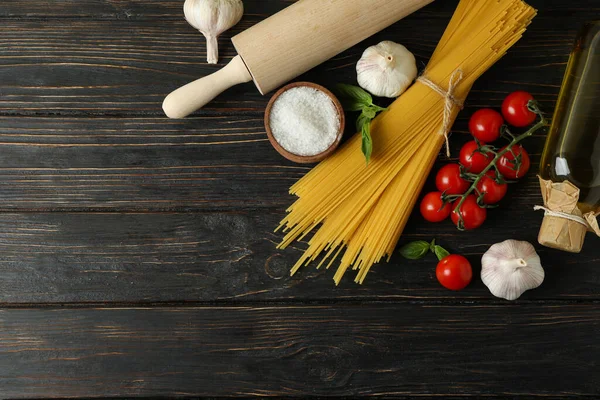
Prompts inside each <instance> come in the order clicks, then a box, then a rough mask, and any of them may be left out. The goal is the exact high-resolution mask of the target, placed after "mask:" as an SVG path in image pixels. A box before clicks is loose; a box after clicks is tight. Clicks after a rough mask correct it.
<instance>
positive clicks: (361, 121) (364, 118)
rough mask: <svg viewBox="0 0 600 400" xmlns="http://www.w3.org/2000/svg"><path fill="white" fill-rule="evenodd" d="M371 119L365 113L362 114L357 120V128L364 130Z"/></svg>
mask: <svg viewBox="0 0 600 400" xmlns="http://www.w3.org/2000/svg"><path fill="white" fill-rule="evenodd" d="M370 123H371V120H370V119H369V118H367V116H366V115H365V114H360V115H359V117H358V119H357V120H356V130H357V131H358V132H362V129H363V125H364V124H370Z"/></svg>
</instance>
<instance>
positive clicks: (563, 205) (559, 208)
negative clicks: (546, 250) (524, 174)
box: [536, 178, 600, 253]
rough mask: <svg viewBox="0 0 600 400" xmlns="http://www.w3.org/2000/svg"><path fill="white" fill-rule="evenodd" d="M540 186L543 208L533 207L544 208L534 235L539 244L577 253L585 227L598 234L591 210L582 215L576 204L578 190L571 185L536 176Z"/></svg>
mask: <svg viewBox="0 0 600 400" xmlns="http://www.w3.org/2000/svg"><path fill="white" fill-rule="evenodd" d="M540 187H541V190H542V197H543V199H544V207H536V208H537V209H543V210H545V211H546V215H545V216H544V220H543V222H542V226H541V228H540V234H539V237H538V241H539V242H540V244H541V245H543V246H546V247H551V248H554V249H558V250H564V251H568V252H571V253H579V252H580V251H581V249H582V248H583V242H584V241H585V235H586V233H587V231H588V230H590V231H593V232H595V233H596V234H597V235H598V236H600V228H599V227H598V221H597V219H596V215H595V213H593V212H589V213H587V214H583V213H582V212H581V210H580V209H579V208H578V207H577V204H578V201H579V193H580V192H579V189H578V188H577V187H576V186H575V185H573V184H572V183H571V182H569V181H565V182H561V183H553V182H552V181H548V180H544V179H542V178H540Z"/></svg>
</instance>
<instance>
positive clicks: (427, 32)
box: [0, 0, 600, 115]
mask: <svg viewBox="0 0 600 400" xmlns="http://www.w3.org/2000/svg"><path fill="white" fill-rule="evenodd" d="M27 3H28V4H31V5H30V6H29V8H30V10H31V12H32V13H34V14H35V13H41V12H42V11H41V10H42V9H43V8H45V9H49V8H51V7H48V6H47V3H45V2H39V1H32V2H27ZM60 3H62V2H60ZM127 3H128V2H124V3H123V4H124V5H125V7H123V8H127V7H126V4H127ZM179 3H180V2H179ZM260 3H261V4H262V3H264V4H265V5H264V10H266V13H265V14H254V13H248V14H246V17H245V18H244V20H243V21H242V22H241V23H240V24H239V25H238V26H236V27H235V28H234V29H232V30H231V31H229V32H228V33H227V34H225V35H223V36H222V38H221V40H220V48H221V56H222V57H221V61H220V62H221V64H220V65H218V66H209V65H207V64H205V58H206V46H205V41H204V38H203V37H202V36H201V35H200V34H199V33H198V32H196V31H195V30H194V29H193V28H191V27H190V26H189V25H188V24H187V23H186V22H185V21H184V20H183V18H179V19H176V20H163V19H161V18H159V17H156V18H154V19H153V20H152V21H145V20H136V19H127V20H123V19H108V20H94V19H91V20H88V19H86V20H78V19H48V20H40V19H33V20H31V19H27V18H25V19H14V18H7V19H5V20H4V21H3V23H2V24H1V25H0V37H1V38H2V42H1V44H0V56H1V57H0V94H1V95H0V113H5V114H11V115H14V114H17V115H40V114H42V115H44V114H54V115H56V114H59V115H70V114H75V115H80V114H85V115H89V114H110V115H114V114H135V115H141V114H143V115H148V114H151V115H162V111H161V102H162V100H163V98H164V96H166V95H167V94H168V93H170V92H171V91H172V90H173V89H175V88H177V87H180V86H182V85H183V84H186V83H188V82H190V81H192V80H194V79H197V78H199V77H201V76H205V75H207V74H209V73H212V72H214V71H216V70H217V69H218V68H220V67H222V66H223V65H224V64H225V63H227V62H229V61H230V60H231V58H232V57H233V56H234V55H235V52H234V49H233V46H232V45H231V43H230V41H229V38H230V37H231V36H232V35H235V34H236V33H239V32H240V31H242V30H244V29H246V28H247V27H249V26H252V25H253V24H255V23H256V22H258V21H260V20H262V19H264V18H265V17H266V16H267V15H270V14H271V13H272V12H271V11H273V12H274V11H275V10H276V9H278V8H281V7H282V6H283V5H286V4H287V3H285V2H283V4H282V2H279V1H275V0H272V1H267V2H260ZM15 4H17V3H16V2H15ZM36 4H37V7H36V6H35V5H36ZM44 4H46V5H45V6H44ZM69 4H71V5H72V6H71V7H69ZM77 4H79V3H77ZM98 4H99V5H98V6H97V7H100V8H103V7H107V9H112V8H114V7H121V6H119V5H118V4H121V2H114V1H111V2H98ZM102 4H104V6H102ZM131 4H134V3H133V2H132V3H131ZM136 4H137V3H136ZM144 4H145V3H143V2H142V3H140V6H139V9H143V7H144ZM157 4H162V2H157ZM169 4H171V3H169ZM275 4H276V5H275ZM532 4H533V5H534V6H536V7H538V8H540V15H539V16H538V17H537V18H536V19H535V21H534V23H533V25H532V26H531V29H530V30H529V31H528V32H527V35H526V36H525V37H524V39H523V40H522V41H521V42H519V43H518V44H517V46H515V48H513V49H512V50H511V51H510V53H509V54H508V55H507V56H506V57H505V59H503V60H502V61H500V63H499V64H498V65H496V66H495V67H494V68H493V69H492V70H491V71H489V72H488V73H487V74H486V75H485V76H484V77H483V78H482V79H481V80H480V81H479V82H478V83H477V85H476V86H475V88H474V92H473V93H472V95H471V96H470V98H469V101H468V107H469V109H470V110H473V108H474V107H479V106H483V105H493V106H497V103H498V101H499V100H500V99H501V98H502V97H503V95H504V94H505V93H507V92H509V91H512V90H514V89H516V88H523V89H527V90H529V91H531V92H532V93H534V94H535V95H536V97H537V98H538V99H539V100H540V101H541V102H542V105H543V106H544V107H545V109H548V110H551V109H552V108H553V106H554V102H555V100H556V96H557V94H558V89H559V86H560V82H561V79H562V74H563V71H564V68H565V66H566V61H567V59H568V55H569V51H570V49H571V47H572V43H573V40H574V37H575V35H576V31H577V29H578V27H579V26H580V24H581V23H582V22H583V21H586V20H589V19H593V18H594V17H596V18H597V17H598V16H600V9H599V8H598V7H597V4H596V2H595V1H594V0H580V1H578V2H577V5H576V6H572V5H569V4H571V3H566V2H563V1H562V0H552V1H540V0H538V1H533V2H532ZM74 5H75V2H65V5H64V7H66V8H65V9H64V10H63V11H64V13H65V15H70V13H72V12H75V11H74V10H75V6H74ZM179 6H180V4H179ZM454 6H455V2H452V1H450V2H448V1H438V2H434V3H433V4H431V5H429V6H427V7H425V9H423V10H420V11H419V12H417V13H415V14H413V15H411V16H409V17H407V18H406V19H404V20H403V21H402V22H401V23H398V24H395V25H393V26H392V27H391V28H389V29H387V30H385V31H383V32H381V33H379V34H377V35H375V36H374V37H372V38H370V39H368V40H367V41H366V42H364V43H362V44H360V45H358V46H355V47H354V48H352V49H350V50H348V51H346V52H344V53H342V54H341V55H339V56H337V57H335V58H334V59H332V60H330V61H328V62H326V63H324V64H323V65H322V66H320V67H318V68H316V69H314V70H312V71H310V72H309V73H307V74H305V75H303V76H302V77H301V78H299V79H301V80H308V81H314V82H315V83H319V84H323V85H325V86H326V87H332V85H333V84H334V83H336V82H353V81H355V79H356V73H355V68H354V66H355V64H356V61H358V59H359V58H360V55H361V53H362V51H363V50H364V48H365V47H366V46H367V45H371V44H375V43H377V42H379V41H381V40H384V39H393V40H396V41H398V42H402V43H403V44H404V45H406V46H407V47H408V48H409V49H410V50H411V51H413V52H414V53H415V54H416V56H417V58H418V62H419V67H420V68H424V66H425V64H426V61H427V60H428V58H429V56H430V55H431V53H432V52H433V50H434V48H435V45H436V43H437V42H438V40H439V38H440V37H441V35H442V33H443V31H444V29H445V25H446V23H447V21H448V20H449V18H450V16H451V14H452V12H453V10H454ZM168 7H170V6H168ZM19 8H23V7H21V6H19V7H16V6H8V7H7V6H5V5H4V4H3V6H2V7H0V9H4V10H9V11H5V12H7V13H8V15H14V13H17V12H18V11H17V10H18V9H19ZM77 8H78V9H79V8H81V9H82V10H85V8H83V7H77ZM10 10H13V11H10ZM27 10H28V7H24V8H23V10H22V11H21V12H22V13H24V14H25V15H28V14H27V13H28V11H27ZM48 12H50V11H48ZM52 12H55V11H52ZM97 12H98V13H99V15H101V14H102V12H101V11H97ZM107 12H109V13H110V11H107ZM35 15H37V14H35ZM51 15H54V14H51ZM565 15H568V18H563V16H565ZM424 26H426V27H427V29H423V27H424ZM415 32H418V34H415ZM16 71H18V73H15V72H16ZM542 77H543V79H540V78H542ZM267 101H268V96H266V97H263V96H260V94H259V93H258V91H257V90H256V88H255V87H254V85H253V84H251V83H250V84H246V85H242V86H241V87H239V88H236V89H233V90H231V91H228V92H227V93H225V94H223V95H222V96H220V97H219V98H217V100H216V101H215V102H213V103H212V104H211V105H209V106H208V108H206V109H204V110H203V111H202V112H201V114H210V113H215V112H218V113H220V114H221V115H222V114H224V113H230V114H240V113H256V114H261V113H262V112H263V110H264V108H265V106H266V103H267ZM467 112H468V111H467Z"/></svg>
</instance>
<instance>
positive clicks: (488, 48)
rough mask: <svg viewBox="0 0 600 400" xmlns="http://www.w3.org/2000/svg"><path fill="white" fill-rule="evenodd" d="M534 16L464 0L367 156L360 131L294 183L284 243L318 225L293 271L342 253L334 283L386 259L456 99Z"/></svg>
mask: <svg viewBox="0 0 600 400" xmlns="http://www.w3.org/2000/svg"><path fill="white" fill-rule="evenodd" d="M535 14H536V11H535V9H533V8H532V7H530V6H528V5H527V4H525V3H524V2H523V1H521V0H461V1H460V3H459V4H458V7H457V9H456V11H455V13H454V15H453V17H452V20H451V21H450V24H449V25H448V28H447V29H446V31H445V33H444V35H443V37H442V39H441V41H440V43H439V45H438V46H437V48H436V50H435V52H434V54H433V56H432V58H431V60H430V62H429V64H428V66H427V68H426V70H425V72H424V74H423V77H422V79H420V80H418V81H417V82H416V83H415V84H414V85H413V86H412V87H411V88H410V89H409V90H408V91H406V92H405V93H404V94H403V95H402V96H401V97H400V98H398V99H397V100H396V101H395V102H394V103H393V104H392V105H391V106H390V107H389V109H388V111H387V112H384V113H382V114H381V115H380V116H379V117H378V118H376V119H375V120H374V121H373V124H372V127H371V129H372V132H373V136H374V149H373V158H372V161H371V163H370V164H369V165H368V166H367V165H365V160H364V157H363V154H362V152H361V150H360V148H361V137H360V135H355V136H354V137H353V138H351V139H350V140H349V141H348V143H346V145H345V146H344V147H342V148H341V149H340V150H339V151H338V152H336V153H335V154H334V155H333V156H332V157H330V158H329V159H327V160H325V161H323V162H322V163H321V164H319V165H317V166H316V167H315V168H314V169H313V170H312V171H310V172H309V173H308V174H307V175H306V176H305V177H303V178H302V179H300V180H299V181H298V182H297V183H296V184H295V185H294V186H292V188H291V189H290V192H291V193H292V194H295V195H297V196H298V197H299V198H298V200H297V201H296V202H295V203H294V204H293V205H292V206H291V207H290V208H289V209H288V210H287V211H288V214H287V216H286V217H285V218H284V219H283V221H282V222H281V225H280V227H279V228H278V229H281V228H283V229H284V232H285V233H286V235H285V237H284V239H283V241H282V242H281V244H280V245H279V248H285V247H287V246H289V245H290V244H292V243H293V242H294V241H295V240H301V239H302V238H304V237H305V236H306V235H308V234H309V233H310V232H312V231H313V230H315V229H316V232H315V234H314V235H313V236H312V238H311V239H310V241H309V246H308V249H307V250H306V251H305V252H304V254H303V255H302V256H301V257H300V259H299V260H298V262H297V263H296V265H295V266H294V267H293V268H292V271H291V272H292V274H294V273H296V272H297V271H298V270H299V269H300V268H301V267H302V266H304V265H307V264H309V263H311V262H313V261H315V260H317V258H319V257H322V260H321V261H320V263H319V264H318V267H321V266H323V265H326V267H327V268H329V267H330V266H331V265H333V263H334V262H335V261H336V260H339V267H338V269H337V272H336V274H335V276H334V281H335V283H336V284H339V283H340V281H341V279H342V276H343V275H344V273H345V272H346V271H347V270H348V268H352V269H353V270H358V273H357V276H356V279H355V281H356V282H358V283H363V282H364V280H365V277H366V275H367V273H368V272H369V270H370V268H371V267H372V266H373V264H375V263H376V262H379V261H381V259H382V258H384V257H387V259H388V260H389V258H390V256H391V254H392V253H393V251H394V248H395V247H396V244H397V243H398V240H399V238H400V235H401V234H402V231H403V229H404V227H405V225H406V222H407V221H408V218H409V217H410V214H411V212H412V209H413V208H414V205H415V203H416V201H417V197H418V195H419V193H420V191H421V189H422V187H423V184H424V183H425V180H426V178H427V175H428V174H429V171H430V170H431V168H432V166H433V163H434V161H435V159H436V157H437V155H438V154H439V151H440V149H441V147H442V146H443V144H444V142H445V137H447V134H448V130H449V128H450V126H451V125H452V124H453V123H454V120H455V119H456V116H457V114H458V112H459V111H460V105H461V104H462V102H463V101H464V100H465V98H466V97H467V94H468V93H469V91H470V89H471V87H472V86H473V84H474V83H475V81H476V80H477V79H478V78H479V77H480V76H481V75H482V74H483V73H484V72H485V71H487V70H488V69H489V68H490V67H491V66H492V65H493V64H494V63H495V62H496V61H498V60H499V59H500V58H501V57H502V56H503V55H504V54H505V53H506V51H507V50H508V49H509V48H510V47H511V46H513V45H514V44H515V43H516V42H517V41H518V40H519V39H520V38H521V36H522V34H523V32H524V31H525V29H526V27H527V25H529V23H530V22H531V20H532V18H533V17H534V16H535ZM342 253H343V254H342Z"/></svg>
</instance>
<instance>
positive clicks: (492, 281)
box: [481, 240, 545, 300]
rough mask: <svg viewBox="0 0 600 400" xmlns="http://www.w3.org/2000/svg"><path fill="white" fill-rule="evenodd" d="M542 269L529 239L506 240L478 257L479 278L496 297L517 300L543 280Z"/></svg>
mask: <svg viewBox="0 0 600 400" xmlns="http://www.w3.org/2000/svg"><path fill="white" fill-rule="evenodd" d="M544 276H545V274H544V269H543V268H542V264H541V262H540V257H539V256H538V254H537V253H536V252H535V248H534V247H533V246H532V245H531V244H530V243H528V242H519V241H516V240H507V241H505V242H502V243H498V244H495V245H493V246H492V247H490V249H489V250H488V251H487V253H485V254H484V255H483V258H482V259H481V280H482V281H483V283H484V284H485V285H486V286H487V287H488V289H490V292H492V294H493V295H494V296H496V297H500V298H502V299H506V300H516V299H518V298H519V297H521V295H522V294H523V293H525V292H526V291H527V290H530V289H535V288H537V287H538V286H540V285H541V284H542V282H543V281H544Z"/></svg>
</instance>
